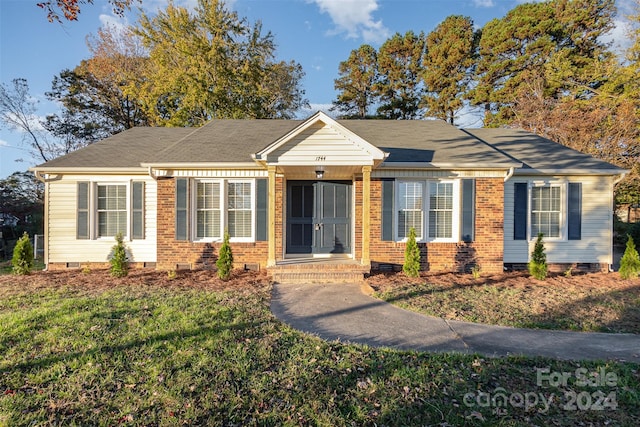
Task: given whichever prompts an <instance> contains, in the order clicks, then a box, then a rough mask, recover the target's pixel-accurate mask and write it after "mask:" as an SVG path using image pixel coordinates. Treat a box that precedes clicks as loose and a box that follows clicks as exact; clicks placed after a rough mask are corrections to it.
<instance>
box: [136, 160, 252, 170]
mask: <svg viewBox="0 0 640 427" xmlns="http://www.w3.org/2000/svg"><path fill="white" fill-rule="evenodd" d="M141 166H142V167H144V168H146V169H145V170H148V168H153V169H264V166H261V165H260V164H258V163H256V162H215V163H193V162H189V163H175V162H172V163H141Z"/></svg>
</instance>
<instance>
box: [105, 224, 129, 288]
mask: <svg viewBox="0 0 640 427" xmlns="http://www.w3.org/2000/svg"><path fill="white" fill-rule="evenodd" d="M112 250H113V254H112V255H111V259H110V260H109V263H110V264H111V275H112V276H113V277H125V276H126V275H127V274H129V257H127V248H126V247H125V245H124V242H123V236H122V233H118V234H116V244H115V246H114V247H113V248H112Z"/></svg>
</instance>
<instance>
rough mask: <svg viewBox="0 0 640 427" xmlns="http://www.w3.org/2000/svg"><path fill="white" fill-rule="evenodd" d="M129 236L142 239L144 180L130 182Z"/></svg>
mask: <svg viewBox="0 0 640 427" xmlns="http://www.w3.org/2000/svg"><path fill="white" fill-rule="evenodd" d="M131 193H132V196H131V238H132V239H144V182H143V181H133V183H132V184H131Z"/></svg>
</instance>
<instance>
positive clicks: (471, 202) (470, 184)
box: [460, 179, 476, 243]
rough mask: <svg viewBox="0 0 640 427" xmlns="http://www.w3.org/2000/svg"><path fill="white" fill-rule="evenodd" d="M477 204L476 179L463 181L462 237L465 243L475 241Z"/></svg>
mask: <svg viewBox="0 0 640 427" xmlns="http://www.w3.org/2000/svg"><path fill="white" fill-rule="evenodd" d="M475 204H476V181H475V179H463V180H462V227H461V230H460V236H461V239H462V241H463V242H466V243H470V242H473V240H474V239H475V236H474V231H475V230H474V225H475V224H474V223H475Z"/></svg>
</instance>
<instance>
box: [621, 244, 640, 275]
mask: <svg viewBox="0 0 640 427" xmlns="http://www.w3.org/2000/svg"><path fill="white" fill-rule="evenodd" d="M618 272H619V273H620V277H622V278H623V279H635V278H636V277H638V276H639V275H640V257H639V256H638V251H637V250H636V245H635V243H634V242H633V237H631V235H630V234H629V237H628V238H627V248H626V249H625V250H624V255H622V258H621V259H620V270H618Z"/></svg>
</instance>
